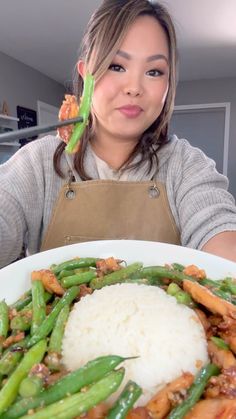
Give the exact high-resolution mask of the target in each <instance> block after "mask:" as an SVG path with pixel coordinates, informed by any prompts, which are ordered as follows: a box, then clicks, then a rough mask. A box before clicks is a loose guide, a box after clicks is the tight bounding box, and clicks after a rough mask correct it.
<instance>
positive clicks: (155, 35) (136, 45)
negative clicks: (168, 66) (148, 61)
mask: <svg viewBox="0 0 236 419" xmlns="http://www.w3.org/2000/svg"><path fill="white" fill-rule="evenodd" d="M120 49H121V50H124V51H126V52H129V51H130V52H132V51H136V52H137V54H139V53H142V55H143V54H145V53H146V55H152V54H157V53H159V54H160V53H162V54H165V55H166V56H168V51H169V46H168V41H167V36H166V33H165V31H164V29H163V28H162V26H161V25H160V23H159V22H158V21H157V20H156V19H155V18H154V17H152V16H139V17H138V18H137V19H136V20H135V21H134V23H132V24H131V26H130V28H129V29H128V31H127V33H126V35H125V37H124V39H123V42H122V43H121V46H120Z"/></svg>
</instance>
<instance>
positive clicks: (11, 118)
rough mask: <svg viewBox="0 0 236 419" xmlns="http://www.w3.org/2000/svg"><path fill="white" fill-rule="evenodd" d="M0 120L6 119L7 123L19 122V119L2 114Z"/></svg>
mask: <svg viewBox="0 0 236 419" xmlns="http://www.w3.org/2000/svg"><path fill="white" fill-rule="evenodd" d="M0 119H5V120H6V121H19V118H16V117H15V116H8V115H3V114H2V113H0Z"/></svg>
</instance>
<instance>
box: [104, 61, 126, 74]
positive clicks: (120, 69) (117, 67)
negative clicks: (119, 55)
mask: <svg viewBox="0 0 236 419" xmlns="http://www.w3.org/2000/svg"><path fill="white" fill-rule="evenodd" d="M108 69H109V70H111V71H117V72H123V71H125V70H124V67H122V65H120V64H114V63H113V64H110V65H109V67H108Z"/></svg>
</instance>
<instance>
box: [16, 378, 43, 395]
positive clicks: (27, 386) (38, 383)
mask: <svg viewBox="0 0 236 419" xmlns="http://www.w3.org/2000/svg"><path fill="white" fill-rule="evenodd" d="M42 388H43V379H42V377H39V376H38V375H31V376H28V377H26V378H24V379H23V380H22V381H21V383H20V387H19V391H18V393H19V395H20V396H21V397H34V396H37V395H38V394H39V393H40V392H41V391H42Z"/></svg>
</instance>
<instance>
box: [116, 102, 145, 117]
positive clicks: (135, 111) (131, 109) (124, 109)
mask: <svg viewBox="0 0 236 419" xmlns="http://www.w3.org/2000/svg"><path fill="white" fill-rule="evenodd" d="M118 111H120V112H121V113H122V114H123V115H125V116H126V117H128V118H137V117H138V116H139V115H140V114H141V113H142V112H143V109H142V108H141V107H140V106H137V105H125V106H121V107H120V108H118Z"/></svg>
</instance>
